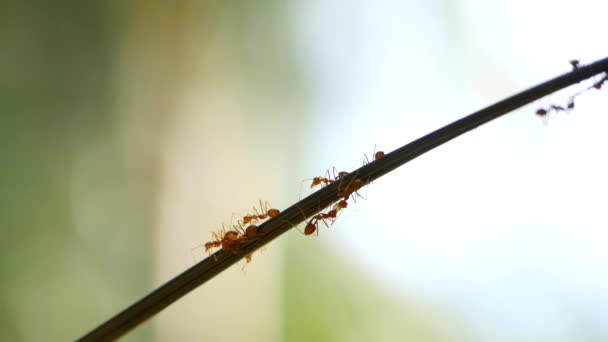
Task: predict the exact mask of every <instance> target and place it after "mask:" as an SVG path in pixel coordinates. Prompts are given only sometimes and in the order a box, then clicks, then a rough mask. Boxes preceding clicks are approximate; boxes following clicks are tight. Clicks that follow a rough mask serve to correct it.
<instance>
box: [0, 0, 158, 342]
mask: <svg viewBox="0 0 608 342" xmlns="http://www.w3.org/2000/svg"><path fill="white" fill-rule="evenodd" d="M117 24H118V23H116V22H114V21H113V16H112V12H111V9H110V8H109V5H108V3H107V2H106V1H87V2H81V1H67V0H62V1H54V2H39V3H35V2H34V3H32V2H20V1H4V2H3V4H2V5H1V10H0V50H1V51H2V52H1V53H0V73H1V74H2V78H0V96H1V100H0V103H2V110H1V111H2V114H0V115H1V118H0V136H1V137H2V143H0V158H1V162H2V168H1V169H0V191H1V192H2V198H3V200H2V202H3V204H2V206H0V230H1V231H0V234H1V235H2V239H0V272H1V273H2V274H3V281H2V282H1V284H0V289H1V290H0V293H1V294H0V303H1V304H0V307H1V308H2V310H0V340H3V341H15V340H68V339H73V338H75V337H77V336H79V335H80V334H82V333H84V332H85V331H86V330H87V329H90V328H92V327H93V326H94V325H96V324H99V323H100V321H101V320H102V319H106V318H108V317H109V315H111V314H114V313H116V312H117V311H118V310H119V309H122V308H123V307H124V303H126V302H129V301H132V300H135V299H136V298H137V297H138V296H140V295H141V293H143V291H144V289H148V288H149V287H150V286H149V278H150V265H149V262H147V261H145V260H150V257H149V256H150V251H149V249H148V248H147V247H143V248H141V247H134V246H137V245H139V246H147V245H149V243H146V241H145V238H143V237H145V236H149V235H148V234H144V233H143V232H142V233H134V234H133V232H137V231H140V232H141V231H142V228H143V227H145V226H146V225H144V223H146V224H149V222H143V221H144V219H142V218H144V217H146V216H147V215H146V214H144V213H143V212H145V210H148V209H149V208H148V209H146V205H145V204H144V205H141V204H139V205H133V204H132V203H147V202H146V201H144V202H138V201H139V200H140V199H141V198H139V199H137V201H132V200H134V199H135V197H137V196H136V195H135V194H134V193H133V192H131V189H130V187H129V186H128V184H129V177H128V173H127V172H126V171H125V169H124V165H122V162H121V159H120V155H119V153H118V151H119V146H118V145H117V132H116V131H115V127H114V125H115V124H116V118H115V117H114V115H113V112H112V102H113V96H114V93H113V90H112V89H113V86H114V84H113V82H114V80H113V75H114V73H113V70H114V64H113V62H114V53H115V51H114V49H115V39H114V38H115V37H114V30H115V28H116V25H117ZM85 153H89V155H86V154H85ZM83 154H85V155H83ZM91 154H92V155H91ZM82 158H88V159H87V160H88V162H87V163H86V164H87V166H83V167H82V168H81V169H80V171H78V172H79V173H81V175H80V176H78V175H75V172H76V171H77V170H75V169H77V168H78V166H79V165H81V166H82ZM91 167H92V168H91ZM74 176H78V177H80V180H81V183H80V184H76V185H75V184H74ZM144 176H145V175H144ZM143 179H146V178H145V177H143ZM148 182H149V180H148ZM99 189H105V190H106V192H105V193H103V194H97V193H95V191H97V190H99ZM81 192H82V193H81ZM98 195H99V196H98ZM141 197H142V198H145V196H141ZM121 198H122V200H118V199H121ZM83 199H88V200H95V201H96V205H97V206H98V207H97V210H96V211H95V213H94V214H95V215H93V216H94V217H95V218H98V219H99V220H101V221H96V223H97V224H98V225H99V226H103V229H104V230H101V231H99V232H97V233H96V234H98V235H96V236H94V237H92V236H90V235H89V236H88V237H87V235H86V234H87V231H89V232H90V230H91V227H90V226H89V225H88V224H87V223H86V222H84V223H83V222H75V215H78V214H77V213H75V212H74V211H75V210H76V208H75V207H77V208H82V207H83V206H84V207H85V208H86V207H91V206H90V205H88V204H87V203H81V202H82V201H83ZM125 206H126V207H125ZM115 209H117V210H115ZM106 215H111V216H106ZM77 223H78V224H77ZM91 224H92V225H94V223H91ZM125 230H126V232H125ZM129 230H131V233H132V234H129ZM83 232H84V233H83ZM125 233H126V234H125ZM142 238H143V239H142ZM116 242H118V245H119V247H116ZM112 244H114V245H113V248H108V245H112ZM137 335H139V336H140V338H142V337H143V336H149V331H146V329H143V330H141V331H140V332H138V333H137ZM137 335H136V336H137Z"/></svg>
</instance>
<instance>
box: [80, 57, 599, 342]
mask: <svg viewBox="0 0 608 342" xmlns="http://www.w3.org/2000/svg"><path fill="white" fill-rule="evenodd" d="M607 71H608V58H604V59H602V60H599V61H597V62H594V63H592V64H589V65H587V66H582V67H577V68H574V70H573V71H572V72H569V73H566V74H564V75H561V76H558V77H556V78H554V79H552V80H549V81H546V82H544V83H541V84H539V85H537V86H535V87H533V88H530V89H528V90H525V91H523V92H520V93H519V94H516V95H514V96H511V97H509V98H507V99H505V100H502V101H500V102H498V103H496V104H493V105H491V106H489V107H487V108H484V109H482V110H480V111H478V112H475V113H473V114H471V115H469V116H466V117H464V118H462V119H460V120H457V121H455V122H453V123H451V124H449V125H447V126H445V127H442V128H440V129H438V130H436V131H434V132H432V133H429V134H427V135H425V136H423V137H422V138H419V139H417V140H415V141H413V142H411V143H409V144H407V145H405V146H403V147H401V148H399V149H397V150H395V151H393V152H391V153H387V154H386V155H385V156H384V157H382V158H380V159H378V160H376V161H373V162H371V163H369V164H367V165H365V166H363V167H361V168H359V169H357V170H355V171H353V172H351V173H349V174H348V175H347V176H346V177H344V178H343V180H342V181H340V182H334V183H332V184H331V185H328V186H326V187H324V188H322V189H321V190H319V191H317V192H315V193H313V194H311V195H310V196H308V197H306V198H304V199H302V200H301V201H299V202H298V203H296V204H294V205H292V206H291V207H289V208H287V209H286V210H284V211H282V212H281V213H280V214H279V215H278V216H276V217H274V218H272V219H270V220H268V221H266V222H265V223H263V224H262V225H260V227H259V234H260V238H259V239H257V240H255V241H252V242H250V243H248V244H245V245H243V246H242V248H241V251H240V252H239V253H233V252H231V251H226V250H220V251H218V252H217V253H215V254H213V255H211V256H209V257H208V258H206V259H204V260H203V261H201V262H199V263H198V264H196V265H195V266H193V267H191V268H190V269H188V270H187V271H185V272H183V273H182V274H180V275H178V276H177V277H175V278H173V279H171V280H170V281H168V282H167V283H166V284H164V285H162V286H161V287H159V288H158V289H156V290H154V291H153V292H151V293H150V294H148V295H147V296H145V297H144V298H142V299H141V300H139V301H138V302H136V303H135V304H133V305H131V306H129V307H128V308H126V309H125V310H124V311H122V312H120V313H118V314H117V315H116V316H114V317H112V318H111V319H110V320H108V321H107V322H105V323H103V324H101V325H100V326H98V327H97V328H95V329H93V330H92V331H90V332H89V333H88V334H86V335H84V336H83V337H82V338H81V339H80V340H82V341H93V340H94V341H98V340H110V339H115V338H118V337H120V336H121V335H123V334H125V333H126V332H128V331H129V330H131V329H133V328H135V327H136V326H137V325H139V324H140V323H142V322H144V321H145V320H146V319H148V318H150V317H152V316H153V315H155V314H157V313H158V312H160V311H161V310H163V309H164V308H166V307H167V306H169V305H170V304H172V303H173V302H175V301H176V300H178V299H179V298H181V297H183V296H184V295H186V294H187V293H188V292H190V291H192V290H194V289H195V288H197V287H198V286H200V285H201V284H203V283H205V282H206V281H208V280H209V279H211V278H213V277H214V276H216V275H217V274H219V273H220V272H222V271H224V270H225V269H227V268H228V267H230V266H231V265H233V264H234V263H236V262H238V261H239V260H240V259H242V258H243V257H244V256H246V255H248V254H250V253H252V252H253V251H255V250H256V249H258V248H260V247H262V246H264V245H265V244H267V243H269V242H270V241H272V240H273V239H275V238H276V237H278V236H279V235H281V234H283V233H285V232H286V231H288V230H289V229H291V228H293V227H294V225H297V224H299V223H301V222H303V221H305V220H306V218H307V217H310V216H312V215H314V214H316V213H318V212H319V211H320V210H322V209H324V208H326V207H328V206H329V205H331V204H332V203H334V202H336V201H338V200H339V199H340V198H341V195H340V190H341V189H342V190H343V189H344V186H345V185H348V184H351V182H353V181H354V180H355V179H359V180H360V181H362V182H363V185H366V184H368V183H369V182H371V181H373V180H375V179H377V178H379V177H381V176H383V175H385V174H387V173H389V172H391V171H393V170H395V169H396V168H398V167H400V166H402V165H403V164H405V163H407V162H408V161H410V160H412V159H414V158H416V157H418V156H420V155H422V154H424V153H426V152H428V151H430V150H432V149H434V148H435V147H437V146H440V145H442V144H444V143H446V142H448V141H450V140H452V139H454V138H456V137H458V136H459V135H461V134H464V133H466V132H468V131H470V130H473V129H474V128H477V127H478V126H480V125H483V124H485V123H487V122H489V121H491V120H493V119H496V118H497V117H499V116H501V115H504V114H506V113H508V112H510V111H513V110H515V109H517V108H519V107H522V106H524V105H526V104H528V103H531V102H533V101H535V100H538V99H540V98H542V97H544V96H546V95H549V94H551V93H554V92H556V91H558V90H561V89H563V88H566V87H568V86H570V85H573V84H575V83H578V82H580V81H583V80H585V79H587V78H590V77H592V76H594V75H597V74H600V73H603V72H607Z"/></svg>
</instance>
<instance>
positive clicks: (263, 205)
mask: <svg viewBox="0 0 608 342" xmlns="http://www.w3.org/2000/svg"><path fill="white" fill-rule="evenodd" d="M268 206H269V205H268V202H262V200H260V212H258V209H257V208H256V207H253V212H254V214H253V215H245V216H243V219H242V220H241V221H242V223H243V224H249V223H252V222H256V221H260V220H265V219H267V218H269V217H275V216H277V215H279V213H280V212H281V211H280V210H279V209H274V208H271V209H268Z"/></svg>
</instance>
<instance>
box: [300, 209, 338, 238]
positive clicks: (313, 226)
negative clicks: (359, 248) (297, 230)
mask: <svg viewBox="0 0 608 342" xmlns="http://www.w3.org/2000/svg"><path fill="white" fill-rule="evenodd" d="M337 216H338V210H337V209H332V210H330V211H328V212H327V213H319V214H317V215H315V216H313V217H312V218H311V219H310V221H308V223H307V224H306V226H305V227H304V235H311V234H312V233H314V232H316V231H318V228H319V221H322V222H323V223H324V224H325V226H326V227H327V228H329V225H328V224H327V221H326V220H330V221H331V223H332V224H333V222H334V220H335V219H336V217H337Z"/></svg>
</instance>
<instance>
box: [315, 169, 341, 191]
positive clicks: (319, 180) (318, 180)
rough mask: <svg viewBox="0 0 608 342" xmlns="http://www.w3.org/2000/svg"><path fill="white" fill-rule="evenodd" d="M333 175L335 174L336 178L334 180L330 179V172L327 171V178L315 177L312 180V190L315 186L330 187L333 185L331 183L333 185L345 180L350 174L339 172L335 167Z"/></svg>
mask: <svg viewBox="0 0 608 342" xmlns="http://www.w3.org/2000/svg"><path fill="white" fill-rule="evenodd" d="M332 173H333V176H334V177H333V179H331V178H330V175H329V170H327V171H325V176H326V177H314V178H313V179H312V182H311V183H310V188H311V189H312V188H314V187H315V186H317V185H321V184H324V185H329V184H331V183H333V182H335V181H338V180H340V179H342V178H344V177H345V176H346V175H347V174H348V172H346V171H339V172H338V170H337V169H336V168H335V167H334V168H333V171H332Z"/></svg>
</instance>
